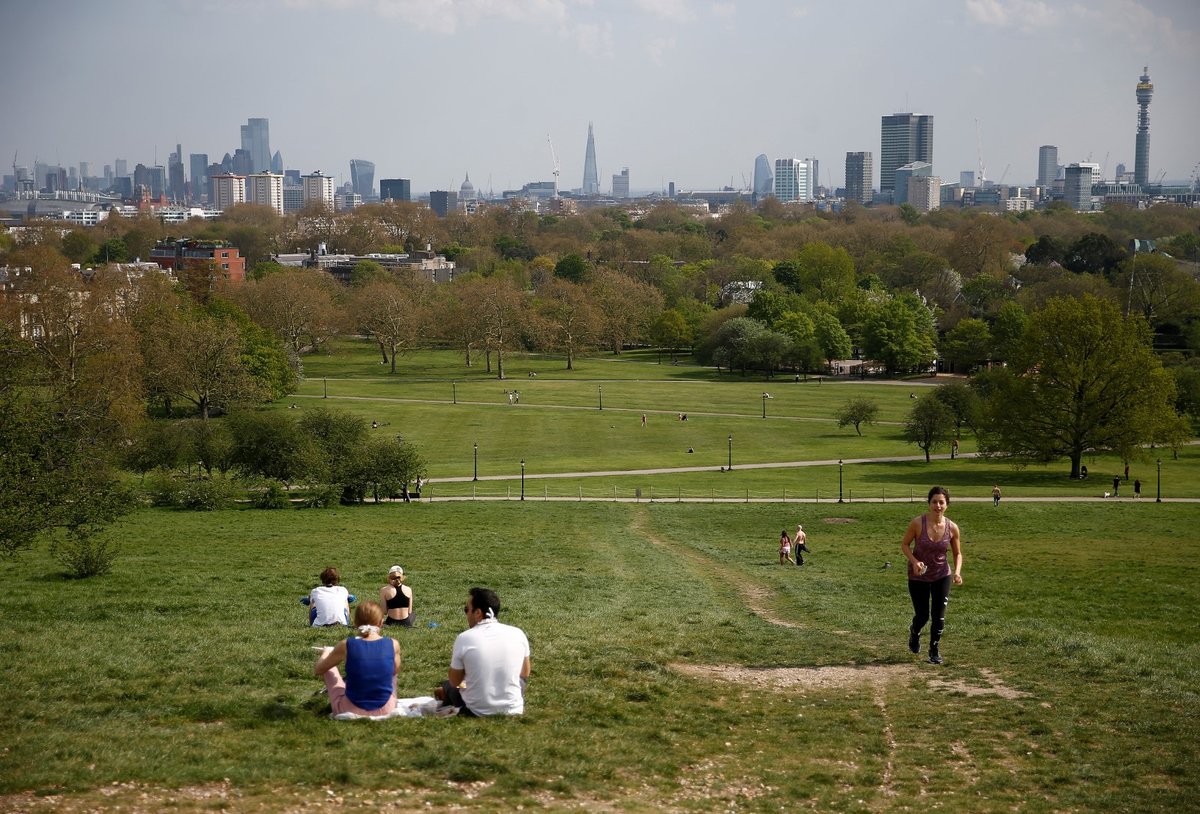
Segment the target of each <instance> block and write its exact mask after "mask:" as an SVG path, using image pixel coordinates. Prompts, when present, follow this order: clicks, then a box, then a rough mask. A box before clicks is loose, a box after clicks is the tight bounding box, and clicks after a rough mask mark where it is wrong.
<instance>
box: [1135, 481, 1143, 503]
mask: <svg viewBox="0 0 1200 814" xmlns="http://www.w3.org/2000/svg"><path fill="white" fill-rule="evenodd" d="M1141 496H1142V482H1141V481H1140V480H1138V479H1136V478H1135V479H1134V481H1133V499H1134V500H1137V499H1138V498H1140V497H1141Z"/></svg>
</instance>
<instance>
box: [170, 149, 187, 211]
mask: <svg viewBox="0 0 1200 814" xmlns="http://www.w3.org/2000/svg"><path fill="white" fill-rule="evenodd" d="M185 183H187V180H186V178H185V177H184V174H183V145H182V144H176V145H175V152H173V153H171V155H170V157H169V158H168V159H167V195H169V196H170V198H171V200H173V201H182V200H183V199H184V193H185V192H186V190H185V189H184V184H185Z"/></svg>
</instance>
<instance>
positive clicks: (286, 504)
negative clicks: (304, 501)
mask: <svg viewBox="0 0 1200 814" xmlns="http://www.w3.org/2000/svg"><path fill="white" fill-rule="evenodd" d="M291 507H292V501H291V499H290V498H289V497H288V494H287V492H285V491H283V486H281V485H280V484H279V482H278V481H269V482H268V483H267V485H266V488H265V489H263V490H262V491H261V492H258V493H257V494H256V495H255V496H254V508H256V509H290V508H291Z"/></svg>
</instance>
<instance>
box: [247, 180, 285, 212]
mask: <svg viewBox="0 0 1200 814" xmlns="http://www.w3.org/2000/svg"><path fill="white" fill-rule="evenodd" d="M246 202H247V203H253V204H259V205H260V206H269V207H271V208H272V209H274V210H275V211H276V212H278V213H279V214H280V215H282V214H283V211H284V210H283V176H282V175H275V174H274V173H270V172H256V173H254V174H253V175H250V176H248V177H247V178H246Z"/></svg>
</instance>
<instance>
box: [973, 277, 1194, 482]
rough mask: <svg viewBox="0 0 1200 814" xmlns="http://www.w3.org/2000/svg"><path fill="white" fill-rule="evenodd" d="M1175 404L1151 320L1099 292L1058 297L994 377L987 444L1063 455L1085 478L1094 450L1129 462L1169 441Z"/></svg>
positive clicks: (1039, 457) (1008, 451)
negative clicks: (1085, 463)
mask: <svg viewBox="0 0 1200 814" xmlns="http://www.w3.org/2000/svg"><path fill="white" fill-rule="evenodd" d="M1174 403H1175V388H1174V382H1173V381H1172V378H1171V376H1170V374H1169V373H1167V372H1166V371H1165V370H1164V369H1163V367H1162V363H1161V362H1160V361H1159V359H1158V357H1157V356H1156V355H1155V354H1154V349H1153V346H1152V343H1151V336H1150V329H1149V326H1148V325H1147V324H1146V322H1145V320H1143V319H1140V318H1136V317H1135V318H1132V319H1124V318H1123V317H1122V316H1121V313H1120V311H1119V310H1118V309H1117V307H1116V306H1115V305H1114V304H1113V303H1111V302H1108V301H1106V300H1100V299H1096V298H1095V297H1091V296H1084V297H1083V299H1081V300H1075V299H1052V300H1050V301H1049V302H1048V303H1047V304H1046V307H1045V308H1043V309H1042V310H1041V311H1039V312H1037V313H1035V314H1034V315H1033V317H1032V318H1031V319H1030V322H1029V325H1028V327H1027V328H1026V330H1025V333H1024V335H1023V336H1022V338H1021V342H1020V345H1019V348H1018V351H1017V353H1016V354H1015V355H1014V357H1013V358H1012V359H1011V360H1009V365H1008V367H1007V368H1006V369H1005V370H1004V371H1003V372H1002V373H1001V374H998V375H996V376H994V377H993V382H992V385H991V388H990V392H989V394H988V396H987V399H986V427H987V431H986V432H985V433H984V435H983V438H982V439H981V442H982V443H981V446H982V447H983V448H984V449H985V450H986V451H989V452H992V453H995V454H998V455H1003V456H1008V457H1012V458H1014V459H1018V460H1032V461H1039V462H1050V461H1055V460H1058V459H1061V458H1064V457H1065V458H1068V459H1069V460H1070V462H1071V473H1070V474H1071V477H1072V478H1078V477H1079V466H1080V463H1081V461H1082V459H1083V454H1084V452H1085V451H1087V450H1102V451H1111V452H1114V453H1116V454H1118V455H1120V456H1121V457H1123V458H1125V459H1126V460H1129V459H1132V458H1134V457H1136V456H1137V454H1138V451H1139V448H1140V447H1142V446H1143V445H1145V444H1153V443H1161V442H1165V441H1166V440H1167V436H1169V435H1173V434H1174V433H1175V432H1176V430H1177V417H1176V413H1175V408H1174Z"/></svg>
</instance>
